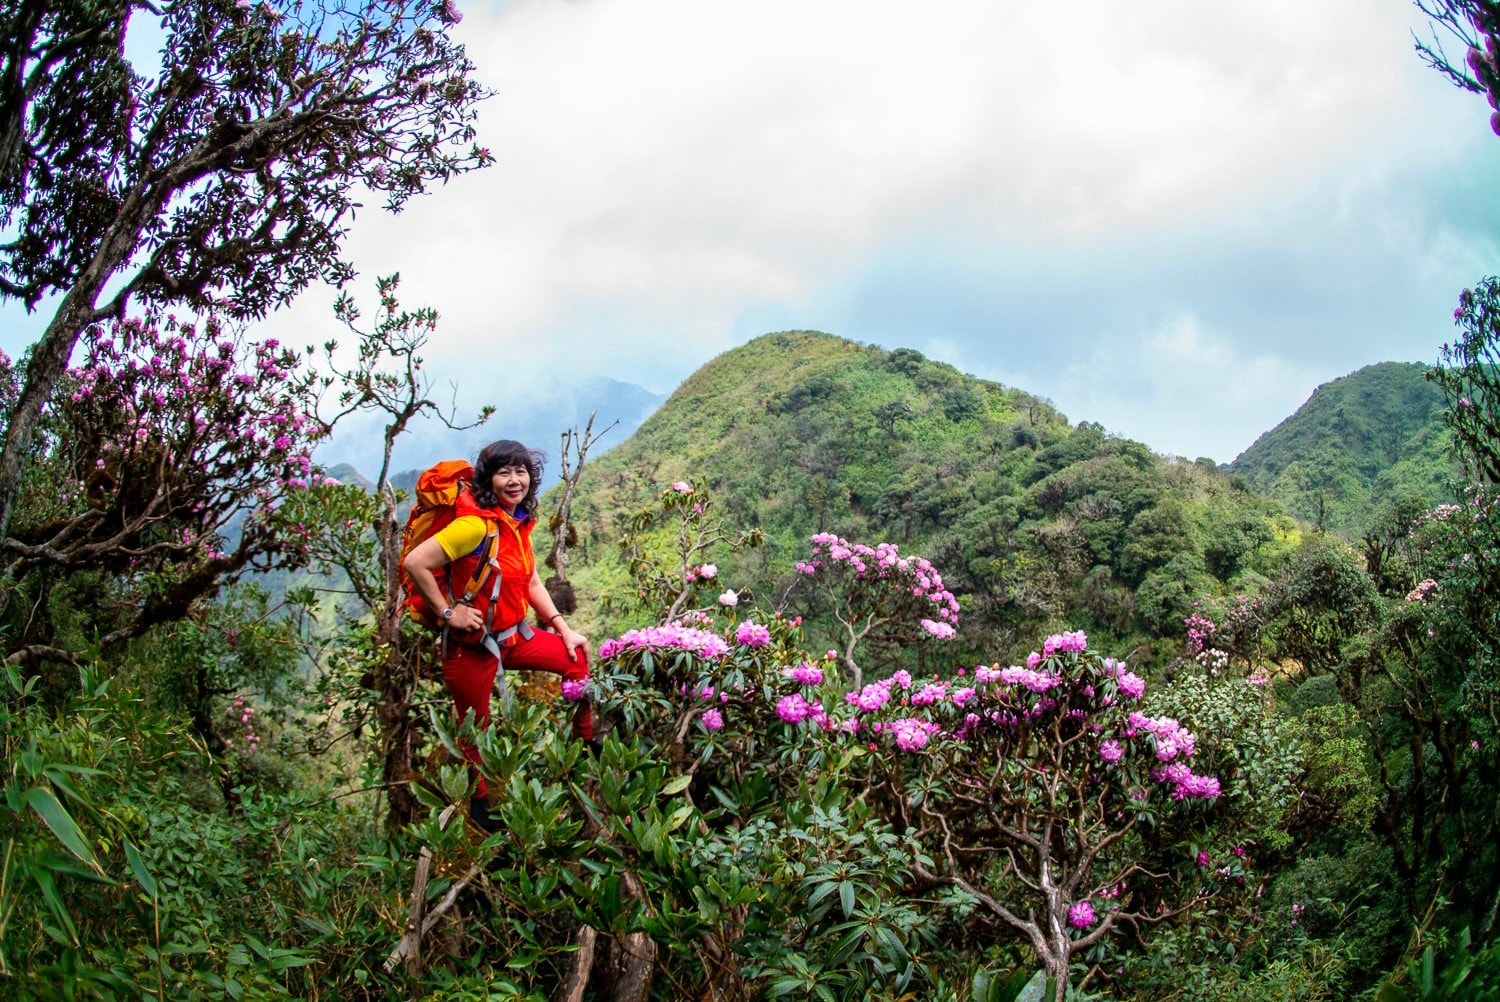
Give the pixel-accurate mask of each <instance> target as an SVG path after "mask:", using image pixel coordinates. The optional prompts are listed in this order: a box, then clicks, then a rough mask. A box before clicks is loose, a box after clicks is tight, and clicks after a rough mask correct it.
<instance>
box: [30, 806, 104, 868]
mask: <svg viewBox="0 0 1500 1002" xmlns="http://www.w3.org/2000/svg"><path fill="white" fill-rule="evenodd" d="M26 802H27V803H28V804H30V805H31V809H32V810H34V811H36V813H37V816H38V817H40V818H41V819H42V821H43V822H44V823H45V824H46V825H47V827H48V828H51V829H52V834H54V835H56V836H57V838H58V841H60V842H62V844H63V845H64V846H65V847H67V850H68V851H69V852H71V853H72V854H73V855H75V856H77V857H78V858H79V859H81V860H83V861H84V862H85V863H87V864H88V865H89V866H91V867H93V868H94V870H95V871H96V872H98V873H101V874H102V873H103V872H104V870H103V868H102V867H100V866H99V860H98V859H96V858H95V857H94V850H92V849H90V848H89V844H88V840H86V839H85V838H84V837H83V832H82V831H81V830H80V829H79V827H78V822H76V821H74V820H73V815H71V814H69V813H68V809H67V808H66V807H64V806H63V805H62V804H61V802H59V801H58V799H57V795H56V794H54V793H53V792H52V791H51V790H49V789H47V788H46V787H42V786H33V787H32V788H31V789H29V790H27V791H26Z"/></svg>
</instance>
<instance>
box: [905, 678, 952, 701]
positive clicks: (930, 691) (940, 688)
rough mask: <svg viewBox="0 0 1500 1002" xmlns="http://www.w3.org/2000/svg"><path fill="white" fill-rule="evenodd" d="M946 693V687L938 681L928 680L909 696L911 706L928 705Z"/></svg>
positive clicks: (940, 698)
mask: <svg viewBox="0 0 1500 1002" xmlns="http://www.w3.org/2000/svg"><path fill="white" fill-rule="evenodd" d="M947 695H948V687H947V686H946V685H943V684H942V683H940V682H928V683H927V684H926V685H924V686H922V688H921V689H919V690H918V691H917V692H915V693H914V694H913V695H912V697H911V705H913V706H930V705H931V704H933V703H936V702H938V701H940V700H942V699H943V698H944V697H946V696H947Z"/></svg>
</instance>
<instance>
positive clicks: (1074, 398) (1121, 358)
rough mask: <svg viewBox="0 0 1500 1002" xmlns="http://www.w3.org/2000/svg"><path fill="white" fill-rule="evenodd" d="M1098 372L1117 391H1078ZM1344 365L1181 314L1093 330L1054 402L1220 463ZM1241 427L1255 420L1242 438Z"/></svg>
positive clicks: (1173, 451)
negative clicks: (1325, 365) (1312, 359)
mask: <svg viewBox="0 0 1500 1002" xmlns="http://www.w3.org/2000/svg"><path fill="white" fill-rule="evenodd" d="M1097 373H1107V374H1108V379H1109V382H1110V383H1111V384H1112V385H1114V386H1117V387H1120V388H1121V389H1122V391H1123V392H1117V393H1114V394H1111V395H1110V396H1109V397H1107V398H1105V399H1102V400H1101V399H1099V398H1098V397H1097V396H1095V395H1093V394H1091V393H1090V392H1088V391H1087V390H1083V389H1082V388H1083V387H1084V386H1086V385H1088V382H1089V381H1090V380H1089V377H1090V374H1097ZM1344 374H1345V373H1344V372H1343V371H1333V372H1328V371H1324V370H1321V369H1320V368H1319V367H1318V366H1317V365H1315V364H1311V363H1307V362H1301V361H1297V360H1294V359H1290V358H1286V357H1283V356H1279V355H1276V354H1272V353H1269V352H1259V351H1256V350H1254V348H1252V347H1247V346H1244V345H1238V344H1236V343H1235V342H1234V341H1233V340H1232V339H1231V338H1230V337H1228V336H1226V335H1225V334H1223V333H1220V332H1217V331H1214V330H1211V329H1209V328H1207V327H1206V326H1205V325H1204V324H1203V323H1202V322H1201V321H1200V320H1199V319H1198V318H1197V317H1195V316H1193V315H1192V314H1189V313H1180V314H1177V315H1175V316H1170V317H1165V318H1163V319H1161V320H1159V321H1157V322H1155V323H1148V324H1146V325H1143V326H1140V327H1137V328H1135V329H1126V330H1120V331H1118V332H1112V333H1110V334H1107V335H1106V336H1105V337H1101V338H1100V339H1099V341H1098V342H1097V344H1096V346H1095V348H1094V350H1093V352H1092V353H1091V354H1090V355H1088V356H1087V357H1085V358H1081V359H1079V360H1078V361H1077V362H1076V363H1075V364H1073V365H1072V366H1070V367H1069V370H1068V371H1067V373H1065V378H1064V380H1063V381H1062V383H1061V386H1062V387H1063V389H1062V390H1061V391H1060V393H1059V399H1058V401H1057V402H1058V404H1059V406H1061V407H1062V408H1063V410H1064V411H1065V412H1067V413H1070V414H1072V415H1078V416H1080V417H1087V418H1088V419H1090V420H1094V421H1099V422H1101V423H1102V424H1104V425H1105V427H1107V428H1108V429H1109V430H1110V431H1112V432H1115V433H1117V434H1122V435H1125V436H1127V437H1129V438H1135V439H1139V440H1141V441H1144V442H1147V443H1149V444H1150V445H1151V446H1152V448H1154V449H1155V450H1156V451H1158V452H1162V453H1166V454H1170V455H1179V456H1185V457H1187V458H1189V459H1195V458H1197V457H1199V456H1209V457H1212V458H1213V459H1214V460H1216V461H1218V462H1221V463H1227V462H1229V461H1230V460H1232V459H1234V458H1235V457H1236V456H1238V455H1239V454H1240V453H1241V452H1243V451H1244V450H1245V449H1247V448H1249V447H1250V444H1251V442H1253V441H1254V438H1255V436H1256V435H1258V434H1260V432H1262V431H1266V430H1269V429H1270V428H1272V427H1274V426H1275V425H1276V424H1278V423H1280V422H1281V421H1282V420H1283V419H1284V418H1286V417H1287V416H1288V415H1290V414H1291V413H1292V412H1293V411H1295V410H1296V409H1297V408H1298V407H1300V406H1302V404H1303V403H1304V402H1305V401H1306V400H1307V398H1308V397H1309V396H1311V395H1312V391H1313V390H1314V389H1315V388H1316V387H1317V386H1318V384H1319V383H1323V382H1326V381H1328V380H1329V379H1333V378H1336V377H1338V376H1341V375H1344ZM1075 388H1076V389H1075ZM1080 390H1081V392H1080ZM1245 428H1252V429H1256V430H1255V431H1254V432H1253V433H1252V434H1251V436H1250V438H1249V439H1248V440H1246V439H1245V433H1244V431H1243V430H1242V429H1245Z"/></svg>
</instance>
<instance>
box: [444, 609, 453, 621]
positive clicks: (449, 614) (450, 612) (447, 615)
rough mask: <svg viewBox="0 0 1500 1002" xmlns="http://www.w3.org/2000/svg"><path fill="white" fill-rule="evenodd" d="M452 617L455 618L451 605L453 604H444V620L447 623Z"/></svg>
mask: <svg viewBox="0 0 1500 1002" xmlns="http://www.w3.org/2000/svg"><path fill="white" fill-rule="evenodd" d="M452 618H453V606H451V605H447V606H444V607H443V622H445V623H446V622H448V620H450V619H452Z"/></svg>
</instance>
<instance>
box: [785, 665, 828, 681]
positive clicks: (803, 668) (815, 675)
mask: <svg viewBox="0 0 1500 1002" xmlns="http://www.w3.org/2000/svg"><path fill="white" fill-rule="evenodd" d="M781 674H782V676H783V677H785V678H794V679H796V680H797V682H798V684H800V685H818V684H820V683H821V682H822V681H823V670H822V669H821V668H816V667H814V666H812V665H810V664H808V663H807V662H806V661H804V662H802V663H801V664H800V665H797V666H796V667H795V668H783V669H781Z"/></svg>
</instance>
